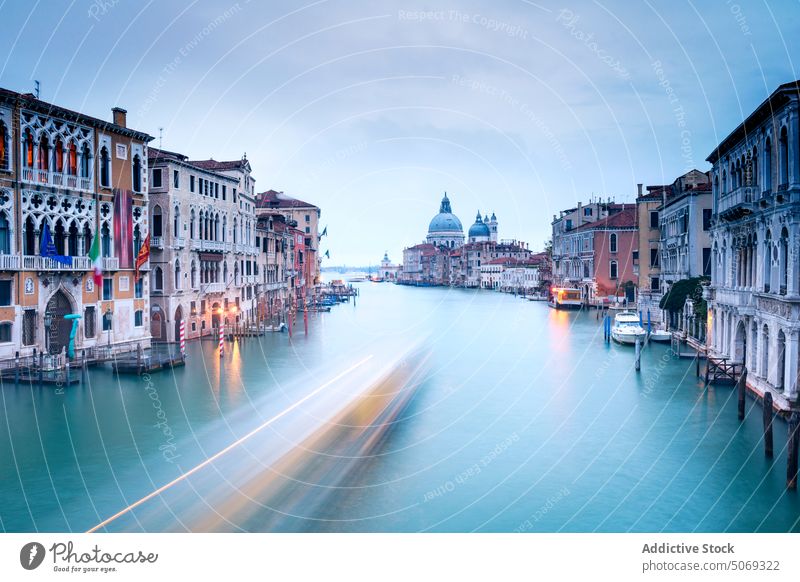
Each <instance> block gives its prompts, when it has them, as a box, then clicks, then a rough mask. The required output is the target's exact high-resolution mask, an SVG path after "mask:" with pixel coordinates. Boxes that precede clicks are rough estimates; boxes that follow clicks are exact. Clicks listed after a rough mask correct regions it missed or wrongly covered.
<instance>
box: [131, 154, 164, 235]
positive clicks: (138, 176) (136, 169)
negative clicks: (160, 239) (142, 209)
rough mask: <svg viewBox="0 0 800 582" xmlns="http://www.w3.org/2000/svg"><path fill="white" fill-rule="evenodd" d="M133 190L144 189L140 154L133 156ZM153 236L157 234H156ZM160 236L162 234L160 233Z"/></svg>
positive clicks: (139, 190)
mask: <svg viewBox="0 0 800 582" xmlns="http://www.w3.org/2000/svg"><path fill="white" fill-rule="evenodd" d="M132 171H133V191H134V192H141V191H142V158H140V157H139V154H136V155H135V156H133V165H132ZM153 236H156V235H155V234H154V235H153ZM159 236H160V235H159Z"/></svg>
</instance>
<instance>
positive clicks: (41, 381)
mask: <svg viewBox="0 0 800 582" xmlns="http://www.w3.org/2000/svg"><path fill="white" fill-rule="evenodd" d="M43 385H44V350H42V351H41V352H39V386H40V387H41V386H43Z"/></svg>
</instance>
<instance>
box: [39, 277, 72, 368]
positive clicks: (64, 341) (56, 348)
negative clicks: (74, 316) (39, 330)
mask: <svg viewBox="0 0 800 582" xmlns="http://www.w3.org/2000/svg"><path fill="white" fill-rule="evenodd" d="M44 313H45V316H44V318H45V321H46V322H47V321H48V320H50V319H51V320H52V322H51V323H50V327H49V328H47V329H45V330H44V334H45V338H46V339H45V341H46V344H47V351H48V353H50V354H58V353H60V352H61V350H62V349H64V348H65V347H66V346H67V345H69V334H70V331H72V321H70V320H69V319H64V316H65V315H68V314H70V313H72V303H71V302H70V300H69V297H67V294H66V293H64V291H62V290H61V289H59V290H58V291H56V292H55V294H54V295H53V296H52V297H51V298H50V301H48V302H47V308H46V309H45V312H44Z"/></svg>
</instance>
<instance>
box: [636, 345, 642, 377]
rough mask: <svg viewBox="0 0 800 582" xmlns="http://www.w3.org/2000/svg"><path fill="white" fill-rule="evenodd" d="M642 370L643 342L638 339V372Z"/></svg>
mask: <svg viewBox="0 0 800 582" xmlns="http://www.w3.org/2000/svg"><path fill="white" fill-rule="evenodd" d="M641 369H642V341H641V340H640V339H639V338H638V337H637V338H636V371H637V372H638V371H639V370H641Z"/></svg>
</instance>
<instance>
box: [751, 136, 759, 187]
mask: <svg viewBox="0 0 800 582" xmlns="http://www.w3.org/2000/svg"><path fill="white" fill-rule="evenodd" d="M750 163H752V164H753V167H752V168H751V170H750V172H751V174H750V180H751V181H752V185H753V186H758V184H759V182H760V180H759V178H758V147H757V146H753V155H752V156H751V157H750Z"/></svg>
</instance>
